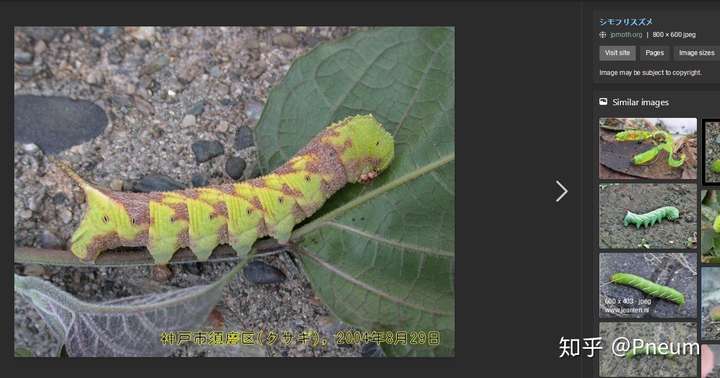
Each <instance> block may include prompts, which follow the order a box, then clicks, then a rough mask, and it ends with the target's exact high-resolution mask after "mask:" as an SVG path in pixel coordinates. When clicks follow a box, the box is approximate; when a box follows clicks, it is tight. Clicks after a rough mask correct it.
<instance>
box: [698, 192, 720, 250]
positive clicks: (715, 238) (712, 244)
mask: <svg viewBox="0 0 720 378" xmlns="http://www.w3.org/2000/svg"><path fill="white" fill-rule="evenodd" d="M719 196H720V193H719V192H718V191H717V190H701V191H700V253H701V260H702V262H703V263H705V264H718V263H720V198H718V197H719Z"/></svg>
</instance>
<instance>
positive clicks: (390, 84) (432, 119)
mask: <svg viewBox="0 0 720 378" xmlns="http://www.w3.org/2000/svg"><path fill="white" fill-rule="evenodd" d="M359 113H372V114H373V115H375V117H376V118H377V119H378V120H379V121H380V122H381V123H382V124H383V125H384V126H385V128H386V129H387V130H388V131H390V133H391V134H393V135H394V137H395V145H396V149H395V160H394V161H393V162H392V164H391V165H390V167H389V168H388V170H386V171H385V172H383V173H382V174H381V175H380V176H379V177H378V178H376V179H375V180H374V181H373V182H372V183H371V184H369V185H367V186H363V185H360V184H357V185H348V187H346V188H344V189H343V190H341V191H340V192H338V193H337V194H336V195H335V196H333V198H332V199H331V200H330V201H329V202H328V203H327V204H325V206H324V207H323V209H322V211H321V213H320V214H318V215H317V216H316V217H315V218H314V219H312V220H311V221H310V222H309V223H307V224H305V225H304V226H302V227H301V228H300V229H298V230H296V232H295V233H294V234H293V240H295V241H296V242H298V243H299V248H298V249H297V252H298V255H299V256H300V260H301V261H302V264H303V267H304V271H305V273H306V274H307V275H308V277H309V279H310V281H311V283H312V285H313V287H314V288H315V290H316V292H317V293H318V295H319V296H320V297H321V298H322V299H323V300H324V302H325V303H326V304H327V305H328V306H329V307H330V309H331V310H332V311H333V313H334V314H335V315H336V316H338V317H339V318H340V319H342V320H343V321H344V322H346V323H349V324H351V325H354V326H358V327H362V328H364V329H366V330H378V331H380V330H383V331H384V330H391V331H406V332H408V334H411V333H412V332H419V331H423V332H428V331H431V332H436V331H437V332H439V335H440V337H439V345H429V344H428V343H427V342H425V343H422V344H418V345H410V344H409V342H408V343H407V344H406V345H391V344H387V343H385V344H383V343H381V346H382V347H383V349H384V351H385V353H386V354H387V355H389V356H404V355H412V356H452V355H454V353H455V295H454V293H455V291H454V266H455V164H454V159H455V143H454V138H455V31H454V29H453V28H384V29H377V30H371V31H367V32H358V33H355V34H353V35H352V36H350V37H348V38H347V39H345V40H342V41H340V42H336V43H328V44H324V45H321V46H319V47H318V48H316V49H314V50H313V51H312V52H310V53H309V54H307V55H306V56H304V57H302V58H299V59H298V60H296V61H295V62H294V63H293V65H292V67H291V69H290V71H289V72H288V74H287V76H286V78H285V80H284V81H283V82H282V83H281V84H280V85H278V86H277V87H276V88H275V89H274V90H273V91H272V93H271V94H270V97H269V99H268V103H267V105H266V107H265V110H264V112H263V115H262V117H261V119H260V121H259V123H258V126H257V129H256V139H257V141H258V147H259V154H260V156H259V158H260V164H261V167H262V169H263V170H264V171H269V170H271V169H273V168H275V167H277V166H279V165H280V164H282V163H283V162H285V161H286V160H287V159H288V158H289V157H291V156H292V155H293V154H294V153H295V152H296V151H298V150H299V149H300V148H301V147H303V146H304V145H305V144H306V143H307V142H308V141H309V140H310V139H311V138H312V137H313V136H315V135H316V134H317V133H318V132H319V131H320V130H321V129H323V128H324V127H326V126H327V125H329V124H330V123H332V122H334V121H337V120H339V119H342V118H344V117H345V116H348V115H354V114H359ZM409 338H410V337H408V339H409ZM408 341H410V340H408ZM416 341H417V340H416ZM433 341H434V340H433Z"/></svg>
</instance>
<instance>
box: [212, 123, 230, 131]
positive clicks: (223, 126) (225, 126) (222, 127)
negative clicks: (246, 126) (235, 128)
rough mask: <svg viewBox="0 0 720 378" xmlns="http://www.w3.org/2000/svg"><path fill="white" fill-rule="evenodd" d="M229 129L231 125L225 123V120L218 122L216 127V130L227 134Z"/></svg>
mask: <svg viewBox="0 0 720 378" xmlns="http://www.w3.org/2000/svg"><path fill="white" fill-rule="evenodd" d="M229 129H230V124H229V123H227V122H225V120H220V122H218V124H217V126H216V127H215V130H217V131H218V132H221V133H224V132H227V131H228V130H229Z"/></svg>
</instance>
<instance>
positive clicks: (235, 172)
mask: <svg viewBox="0 0 720 378" xmlns="http://www.w3.org/2000/svg"><path fill="white" fill-rule="evenodd" d="M245 166H246V163H245V159H243V158H241V157H239V156H234V157H231V158H229V159H227V161H225V172H226V173H227V174H228V176H230V177H232V179H233V180H239V179H240V178H242V176H243V172H245Z"/></svg>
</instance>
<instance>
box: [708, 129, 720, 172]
mask: <svg viewBox="0 0 720 378" xmlns="http://www.w3.org/2000/svg"><path fill="white" fill-rule="evenodd" d="M704 127H705V154H704V156H705V182H708V183H710V182H712V183H719V182H720V173H713V172H712V171H710V165H711V164H712V162H713V161H714V160H717V159H720V122H705V125H704Z"/></svg>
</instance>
